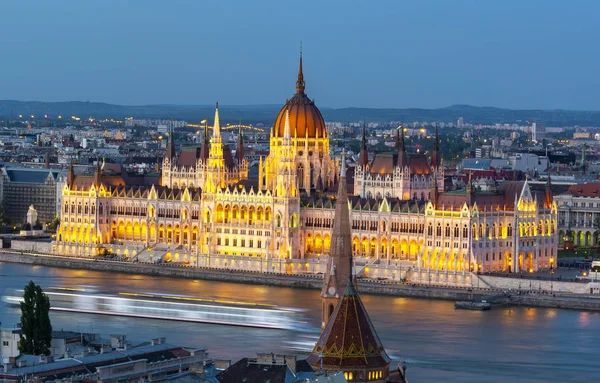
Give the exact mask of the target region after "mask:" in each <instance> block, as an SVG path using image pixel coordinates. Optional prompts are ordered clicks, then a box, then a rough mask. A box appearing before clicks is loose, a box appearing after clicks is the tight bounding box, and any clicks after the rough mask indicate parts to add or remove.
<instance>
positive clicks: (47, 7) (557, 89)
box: [0, 1, 600, 110]
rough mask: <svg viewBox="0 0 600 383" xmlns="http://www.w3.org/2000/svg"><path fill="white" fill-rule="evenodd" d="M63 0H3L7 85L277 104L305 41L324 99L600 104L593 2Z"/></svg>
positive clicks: (30, 96) (84, 95)
mask: <svg viewBox="0 0 600 383" xmlns="http://www.w3.org/2000/svg"><path fill="white" fill-rule="evenodd" d="M62 4H63V5H64V7H63V8H64V9H68V10H69V12H62V11H61V12H59V11H58V9H57V8H56V4H55V3H53V4H43V3H40V4H38V5H37V6H36V8H35V9H32V8H31V6H28V5H24V4H20V3H9V4H3V5H2V6H1V8H2V13H3V14H8V15H13V16H14V17H8V18H6V20H5V22H3V23H2V25H0V31H2V33H0V48H1V49H2V50H3V51H4V52H8V55H9V57H12V58H13V59H12V60H3V61H2V63H0V71H2V72H3V73H4V74H5V75H4V76H2V77H0V99H18V100H40V101H49V102H52V101H71V100H80V101H98V102H106V103H110V104H122V105H148V104H185V105H206V104H212V103H213V102H214V100H216V99H219V100H220V101H221V102H222V103H223V104H228V105H250V104H278V103H279V102H280V100H281V99H283V98H285V97H287V95H288V94H289V91H290V88H293V86H294V84H293V82H290V80H289V79H290V78H293V75H294V73H295V72H296V68H297V60H298V53H299V49H300V41H303V42H304V63H305V64H304V71H305V75H306V82H307V94H308V95H309V96H310V97H311V98H315V99H316V102H317V104H318V105H319V106H322V107H332V108H341V107H381V108H405V107H419V108H439V107H446V106H449V105H454V104H469V105H476V106H494V107H501V108H512V109H538V108H539V109H570V110H597V109H598V108H597V107H596V105H595V103H594V102H593V101H592V100H593V90H594V89H595V88H597V86H598V85H600V84H598V80H597V79H596V77H595V76H594V70H593V69H594V67H595V65H594V64H595V63H596V62H597V61H598V54H597V53H595V52H593V51H592V50H590V49H587V48H586V47H589V46H592V45H593V41H592V37H593V36H594V35H595V33H594V29H597V28H598V27H596V26H595V25H593V19H592V17H593V16H592V15H593V14H595V12H593V10H594V9H597V7H598V5H597V4H596V3H593V2H579V3H577V4H576V6H573V5H571V6H569V7H567V6H566V5H562V4H560V3H558V2H544V3H541V2H536V1H529V2H526V3H525V4H522V3H517V2H504V3H502V4H498V5H496V4H483V3H482V4H478V3H474V4H457V3H453V4H450V3H447V2H427V3H411V2H409V3H401V4H396V3H391V2H388V3H386V2H378V3H376V4H370V6H368V7H367V6H365V5H359V4H350V5H347V4H345V6H344V7H343V8H341V7H340V6H339V5H340V3H336V4H326V5H321V6H320V7H317V6H316V4H314V3H310V2H308V3H306V4H305V5H304V6H303V7H293V8H292V7H290V8H283V9H280V8H279V7H278V8H275V7H273V6H272V5H273V4H269V3H267V4H252V6H249V5H245V4H236V5H234V6H232V5H227V4H210V3H202V4H177V5H176V6H167V5H164V4H160V3H158V2H147V3H144V5H145V6H144V7H143V8H141V7H136V6H135V5H131V4H121V3H118V2H103V3H102V4H101V5H97V6H96V5H93V4H80V3H78V2H73V1H64V2H62ZM542 5H543V7H542ZM92 12H93V15H94V17H90V15H91V14H92ZM25 15H26V16H25ZM315 25H318V26H319V28H314V26H315ZM242 32H243V33H242ZM58 41H60V42H61V43H60V44H58V43H57V42H58ZM6 74H8V75H6Z"/></svg>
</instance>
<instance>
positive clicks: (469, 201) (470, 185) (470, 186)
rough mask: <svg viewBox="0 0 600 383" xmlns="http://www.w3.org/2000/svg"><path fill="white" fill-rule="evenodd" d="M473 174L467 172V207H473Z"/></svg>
mask: <svg viewBox="0 0 600 383" xmlns="http://www.w3.org/2000/svg"><path fill="white" fill-rule="evenodd" d="M472 176H473V172H471V171H469V180H468V181H467V199H466V202H467V205H469V206H472V205H473V182H472Z"/></svg>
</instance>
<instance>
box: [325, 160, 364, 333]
mask: <svg viewBox="0 0 600 383" xmlns="http://www.w3.org/2000/svg"><path fill="white" fill-rule="evenodd" d="M345 162H346V161H345V159H344V158H343V156H342V165H341V172H340V182H339V184H338V192H337V198H336V205H335V216H334V221H333V229H332V231H331V250H330V253H329V258H327V266H326V270H325V275H324V278H323V288H322V289H321V303H322V308H321V313H322V314H321V328H324V327H325V325H326V324H327V322H328V321H329V318H330V317H331V315H332V314H333V310H334V308H335V307H336V305H337V303H338V301H339V299H340V296H341V295H342V292H343V291H344V289H345V288H346V286H347V285H348V281H349V280H351V279H352V278H353V279H352V280H353V281H354V283H355V284H356V276H354V277H352V267H351V265H352V233H351V231H350V208H349V206H348V191H347V186H346V166H345Z"/></svg>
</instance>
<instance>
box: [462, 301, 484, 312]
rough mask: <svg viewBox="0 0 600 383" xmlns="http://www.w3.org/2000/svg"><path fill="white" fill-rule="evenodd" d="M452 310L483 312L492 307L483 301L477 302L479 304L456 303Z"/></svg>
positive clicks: (468, 302) (470, 302) (469, 302)
mask: <svg viewBox="0 0 600 383" xmlns="http://www.w3.org/2000/svg"><path fill="white" fill-rule="evenodd" d="M454 308H455V309H462V310H478V311H485V310H489V309H491V308H492V305H491V304H490V303H488V302H485V301H479V302H472V301H457V302H456V303H454Z"/></svg>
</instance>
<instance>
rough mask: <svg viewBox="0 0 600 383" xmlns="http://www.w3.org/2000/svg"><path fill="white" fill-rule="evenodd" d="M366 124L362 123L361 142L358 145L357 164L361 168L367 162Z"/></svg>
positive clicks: (364, 166)
mask: <svg viewBox="0 0 600 383" xmlns="http://www.w3.org/2000/svg"><path fill="white" fill-rule="evenodd" d="M366 129H367V127H366V124H363V131H362V142H361V146H360V155H359V157H358V164H359V165H360V166H362V167H363V168H366V166H367V165H368V164H369V152H368V151H367V132H366Z"/></svg>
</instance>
